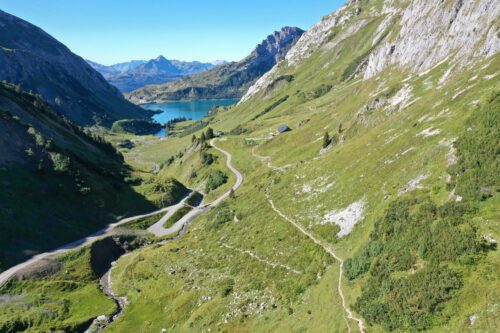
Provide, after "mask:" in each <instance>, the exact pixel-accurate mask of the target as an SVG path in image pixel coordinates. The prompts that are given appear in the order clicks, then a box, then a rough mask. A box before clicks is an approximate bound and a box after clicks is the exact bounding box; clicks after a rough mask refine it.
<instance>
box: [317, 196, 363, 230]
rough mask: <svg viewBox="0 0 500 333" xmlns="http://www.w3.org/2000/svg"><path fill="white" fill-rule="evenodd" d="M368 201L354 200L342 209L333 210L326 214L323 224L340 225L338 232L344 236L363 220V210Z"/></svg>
mask: <svg viewBox="0 0 500 333" xmlns="http://www.w3.org/2000/svg"><path fill="white" fill-rule="evenodd" d="M365 205H366V202H365V201H364V200H359V201H356V202H353V203H352V204H350V205H349V206H347V207H346V208H344V209H340V210H337V209H336V210H332V211H331V212H329V213H327V214H325V216H324V217H323V221H321V222H320V223H321V224H327V223H335V224H336V225H338V226H339V227H340V231H339V232H338V233H337V237H338V238H342V237H344V236H346V235H349V234H350V233H351V231H352V229H354V226H355V225H356V223H358V222H359V221H361V220H362V219H363V217H364V215H363V212H364V208H365Z"/></svg>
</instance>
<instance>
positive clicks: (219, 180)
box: [205, 170, 228, 193]
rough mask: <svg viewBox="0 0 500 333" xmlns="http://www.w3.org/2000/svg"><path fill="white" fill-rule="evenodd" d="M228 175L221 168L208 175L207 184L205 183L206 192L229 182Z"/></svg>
mask: <svg viewBox="0 0 500 333" xmlns="http://www.w3.org/2000/svg"><path fill="white" fill-rule="evenodd" d="M227 178H228V177H227V175H226V174H225V173H223V172H222V171H220V170H215V171H213V172H211V173H210V174H209V175H208V179H207V184H206V185H205V192H207V193H210V191H213V190H215V189H216V188H218V187H220V186H222V185H224V184H225V183H227Z"/></svg>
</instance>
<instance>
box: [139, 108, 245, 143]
mask: <svg viewBox="0 0 500 333" xmlns="http://www.w3.org/2000/svg"><path fill="white" fill-rule="evenodd" d="M238 101H239V99H213V100H203V101H176V102H165V103H158V104H157V103H152V104H145V105H142V107H143V108H145V109H148V110H161V111H163V112H162V113H159V114H157V115H155V116H154V117H153V119H154V120H156V121H157V122H159V123H160V124H164V123H166V122H167V121H169V120H172V119H175V118H180V117H185V118H187V119H192V120H198V119H201V118H204V117H206V116H207V115H208V113H209V112H210V109H211V108H212V107H213V106H216V105H218V106H230V105H233V104H236V103H238ZM157 135H158V136H161V137H163V136H165V129H162V130H161V131H160V132H159V133H157Z"/></svg>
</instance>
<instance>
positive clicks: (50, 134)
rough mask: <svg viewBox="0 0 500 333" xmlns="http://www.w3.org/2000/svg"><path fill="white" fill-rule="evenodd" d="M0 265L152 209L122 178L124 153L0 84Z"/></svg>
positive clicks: (126, 172) (32, 98)
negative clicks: (0, 137)
mask: <svg viewBox="0 0 500 333" xmlns="http://www.w3.org/2000/svg"><path fill="white" fill-rule="evenodd" d="M0 108H1V117H0V126H1V127H2V139H1V151H2V158H1V159H0V184H2V191H0V202H1V204H0V224H1V230H2V232H1V235H0V253H1V255H0V269H5V268H7V267H10V266H12V265H13V264H15V263H17V262H20V261H22V260H24V259H26V258H28V257H30V256H32V255H34V254H36V253H39V252H41V251H46V250H49V249H54V248H56V247H58V246H61V245H64V244H66V243H69V242H71V241H73V240H76V239H79V238H81V237H83V236H87V235H88V234H90V233H92V232H94V231H97V230H98V229H100V228H102V227H103V226H104V225H106V224H108V223H111V222H114V221H115V220H116V219H117V218H118V217H121V216H126V215H134V214H136V213H138V212H144V211H148V210H152V209H154V208H155V206H154V205H153V204H151V203H150V202H148V201H147V200H146V199H145V198H144V197H143V196H141V195H139V194H138V193H137V192H135V191H134V190H133V189H131V188H130V186H129V185H127V184H125V182H124V181H123V177H124V176H126V175H127V174H128V172H129V171H128V170H127V169H126V168H125V167H124V165H123V161H122V157H121V156H120V155H118V154H116V152H115V150H114V148H113V147H112V146H111V145H109V144H107V143H105V142H104V141H102V140H101V139H99V138H95V137H91V136H88V135H87V134H85V133H83V132H82V131H81V130H80V129H79V128H77V127H76V126H74V125H73V124H71V123H70V122H67V121H65V120H62V119H61V118H60V117H59V116H58V115H56V114H54V113H52V111H50V109H49V108H48V107H47V106H46V105H45V104H44V103H43V102H42V101H41V100H39V99H38V98H37V97H35V96H33V95H30V94H27V93H22V92H18V91H15V89H14V87H12V86H8V85H2V86H1V87H0Z"/></svg>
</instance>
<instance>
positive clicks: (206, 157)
mask: <svg viewBox="0 0 500 333" xmlns="http://www.w3.org/2000/svg"><path fill="white" fill-rule="evenodd" d="M214 161H215V157H214V155H212V154H210V153H208V152H206V151H202V152H201V164H203V165H204V166H209V165H211V164H212V163H214Z"/></svg>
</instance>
